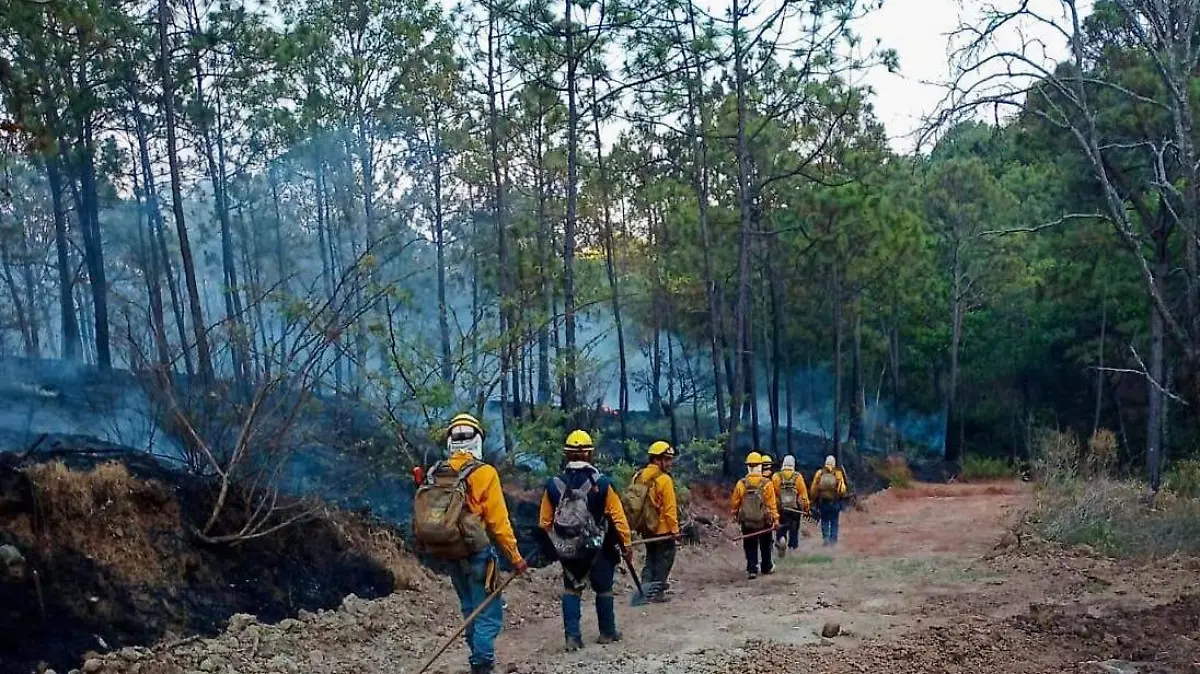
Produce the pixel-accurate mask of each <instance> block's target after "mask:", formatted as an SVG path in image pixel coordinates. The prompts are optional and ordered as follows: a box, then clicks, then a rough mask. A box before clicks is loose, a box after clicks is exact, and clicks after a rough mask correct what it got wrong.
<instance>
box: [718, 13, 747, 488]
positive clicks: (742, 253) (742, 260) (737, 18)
mask: <svg viewBox="0 0 1200 674" xmlns="http://www.w3.org/2000/svg"><path fill="white" fill-rule="evenodd" d="M732 16H733V60H734V66H733V67H734V89H735V95H736V97H737V169H738V175H737V183H738V210H739V212H740V227H739V230H740V233H739V237H738V290H737V300H736V304H735V310H734V319H733V322H734V328H735V330H736V335H735V337H734V340H733V344H734V350H735V354H734V358H733V401H732V404H731V405H730V412H731V413H730V415H729V416H730V418H731V419H730V424H729V446H728V449H727V451H726V458H725V463H726V466H727V467H730V466H732V464H733V454H734V452H735V450H736V448H737V436H738V430H739V424H740V421H741V419H740V414H741V407H742V396H743V395H744V394H745V392H746V381H747V379H748V377H747V376H746V375H747V373H746V371H745V370H746V363H747V359H746V354H747V352H749V351H750V348H749V340H748V328H749V309H750V307H749V304H750V234H751V232H750V228H751V226H752V213H751V209H752V205H753V204H752V195H751V193H750V190H751V187H750V147H749V139H748V137H747V134H746V67H745V58H746V54H745V47H744V44H743V42H744V36H743V35H742V31H741V19H742V7H741V6H740V4H739V0H734V1H733V12H732Z"/></svg>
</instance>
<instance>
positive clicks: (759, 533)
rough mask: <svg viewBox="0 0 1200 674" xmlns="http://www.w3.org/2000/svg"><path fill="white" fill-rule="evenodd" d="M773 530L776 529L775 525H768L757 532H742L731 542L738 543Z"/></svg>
mask: <svg viewBox="0 0 1200 674" xmlns="http://www.w3.org/2000/svg"><path fill="white" fill-rule="evenodd" d="M772 531H775V527H768V528H766V529H763V530H762V531H755V532H753V533H749V534H742V535H741V536H738V537H737V538H735V539H733V540H732V541H731V542H732V543H737V542H738V541H744V540H746V539H747V538H756V537H758V536H762V535H763V534H769V533H771V532H772Z"/></svg>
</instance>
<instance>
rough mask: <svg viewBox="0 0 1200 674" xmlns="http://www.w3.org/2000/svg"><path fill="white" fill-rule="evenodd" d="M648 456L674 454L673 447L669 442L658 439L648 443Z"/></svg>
mask: <svg viewBox="0 0 1200 674" xmlns="http://www.w3.org/2000/svg"><path fill="white" fill-rule="evenodd" d="M646 453H647V454H649V455H650V456H675V448H674V447H672V446H671V445H670V444H669V443H667V442H665V441H663V440H659V441H657V442H655V443H653V444H651V445H650V449H648V450H646Z"/></svg>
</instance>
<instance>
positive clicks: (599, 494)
mask: <svg viewBox="0 0 1200 674" xmlns="http://www.w3.org/2000/svg"><path fill="white" fill-rule="evenodd" d="M446 435H447V438H446V454H447V456H446V458H445V459H444V460H442V461H438V462H437V463H435V464H434V465H433V466H431V467H430V468H429V470H428V471H427V472H426V471H424V470H423V468H421V467H418V468H415V469H414V477H415V478H416V481H417V484H418V489H417V492H416V495H415V496H414V498H413V525H412V526H413V537H414V540H415V542H416V547H417V550H418V552H419V553H420V554H422V555H423V556H424V557H425V558H426V559H427V560H428V561H429V562H430V563H431V565H433V566H435V567H436V568H440V569H441V570H443V571H445V572H446V573H447V574H448V575H449V576H450V580H451V583H452V585H453V586H454V592H455V594H456V595H457V597H458V601H459V607H460V609H461V611H462V615H463V618H464V622H463V624H462V626H461V627H460V628H459V629H458V631H456V632H455V633H454V634H453V636H452V637H451V638H450V640H449V641H447V642H446V643H445V644H443V645H442V647H441V648H440V649H438V650H437V651H435V652H434V653H433V655H432V656H431V657H430V658H429V660H428V661H427V662H426V664H425V666H424V667H423V668H422V669H421V671H420V674H423V673H424V672H425V671H426V670H428V669H429V667H430V666H431V665H432V664H433V662H434V661H435V660H436V659H437V657H438V656H439V655H441V653H442V652H444V651H445V649H446V648H447V647H448V646H449V645H450V644H451V643H453V641H454V640H455V639H457V638H458V636H459V635H460V634H461V635H463V636H464V638H465V640H466V645H467V647H468V650H469V656H468V663H469V665H470V668H471V674H492V672H493V671H494V668H495V662H496V649H495V642H496V638H497V636H499V634H500V631H501V629H502V628H503V624H504V602H503V600H502V599H501V597H500V594H501V592H502V591H503V589H504V587H506V586H507V585H508V583H509V582H511V581H512V579H513V578H515V577H516V576H518V575H520V574H522V573H524V572H525V571H527V570H528V568H529V567H528V564H527V563H526V561H525V559H524V558H523V557H522V556H521V553H520V551H519V550H518V549H517V539H516V535H515V533H514V531H513V525H512V522H511V521H510V519H509V512H508V507H507V506H506V504H505V502H504V493H503V490H502V488H501V484H500V475H499V473H498V472H497V471H496V469H495V467H493V466H491V465H489V464H488V463H486V462H485V461H484V458H483V440H484V429H483V425H482V424H480V423H479V420H478V419H476V418H475V417H473V416H471V415H469V414H459V415H457V416H455V417H454V418H453V419H451V420H450V423H449V424H448V425H447V429H446ZM595 449H596V447H595V443H594V442H593V440H592V437H591V435H589V434H588V433H587V432H586V431H583V430H578V429H577V430H573V431H571V432H570V433H569V434H568V435H567V437H566V440H565V441H564V442H563V456H564V459H565V463H564V467H563V470H562V471H561V472H560V473H559V474H558V475H555V476H554V477H552V478H550V479H549V480H547V481H546V484H545V486H544V488H543V490H542V498H541V505H540V508H539V513H538V526H539V527H540V528H541V530H542V531H543V532H544V533H545V535H546V538H547V539H548V540H549V542H550V544H551V546H552V548H553V550H554V554H555V556H556V557H557V559H558V562H559V565H560V567H561V571H562V587H563V589H562V594H561V596H560V605H561V610H562V621H563V638H564V644H565V649H566V650H567V651H568V652H569V651H576V650H579V649H581V648H583V647H584V640H583V624H582V623H583V593H584V591H585V590H587V589H588V588H589V587H590V588H591V590H592V592H593V593H595V611H596V626H597V631H598V633H599V634H598V637H597V639H596V642H597V643H600V644H611V643H616V642H619V641H621V640H622V638H623V636H622V633H621V631H620V630H619V629H618V628H617V616H616V603H615V598H614V596H613V585H614V580H615V576H616V571H617V568H618V566H619V565H620V564H621V562H624V563H625V564H626V565H627V567H628V569H629V571H630V572H631V573H632V574H633V576H634V578H636V577H637V575H636V573H633V571H634V566H633V565H634V561H635V558H634V546H635V545H645V547H646V559H645V563H644V565H643V566H642V574H641V578H642V581H643V582H642V583H640V587H639V592H638V593H637V594H636V595H635V596H634V603H635V604H638V603H642V602H652V603H663V602H667V601H669V600H670V594H669V593H670V587H671V583H670V579H671V571H672V570H673V568H674V566H675V555H676V550H677V548H678V544H679V541H680V540H681V530H680V524H679V507H678V501H677V497H676V491H675V481H674V478H673V477H672V475H671V469H672V466H673V465H674V462H675V458H676V456H677V452H676V450H675V448H674V447H672V446H671V445H670V444H669V443H667V442H664V441H657V442H654V443H652V444H651V445H650V447H649V448H648V449H647V451H646V465H645V466H643V467H642V468H641V469H639V470H638V471H637V472H636V473H635V474H634V475H633V477H632V478H631V479H630V481H629V485H628V487H627V488H626V489H625V492H624V493H623V494H620V495H618V494H617V489H616V487H615V486H614V485H613V482H612V478H611V477H609V476H608V475H605V474H604V473H603V472H601V471H600V469H599V468H597V467H596V466H595V464H594V462H593V455H594V453H595ZM773 467H774V466H773V461H772V459H771V457H770V456H768V455H765V454H760V453H758V452H751V453H750V454H748V455H747V456H746V476H745V477H743V478H741V479H740V480H738V481H737V484H736V485H735V486H734V490H733V494H732V496H731V497H730V506H731V513H732V515H733V517H734V519H735V520H736V521H737V523H738V525H739V527H740V528H741V533H742V535H741V536H740V537H739V540H741V541H742V546H743V552H744V553H745V556H746V575H747V577H748V578H749V579H751V580H753V579H755V578H757V577H758V576H759V575H760V574H761V575H770V574H771V573H774V572H775V568H776V564H775V562H774V560H773V558H772V548H773V547H775V546H777V547H778V550H779V555H780V557H782V556H784V555H785V554H786V552H787V551H789V550H790V551H795V550H797V549H798V548H799V545H800V524H801V521H802V519H803V517H804V516H805V515H808V514H810V513H811V512H813V511H814V510H815V512H816V515H817V516H818V517H819V518H820V520H821V534H822V539H823V541H824V544H825V545H826V546H831V545H836V544H837V542H838V533H839V532H838V529H839V519H840V513H841V504H842V502H843V500H844V499H845V498H846V496H847V492H848V488H847V480H846V475H845V472H844V471H843V470H842V469H841V467H839V466H838V465H837V461H836V460H835V458H834V457H832V456H830V457H826V459H825V465H824V466H823V467H822V468H821V469H819V470H817V471H816V473H815V474H814V475H813V478H812V481H811V484H809V485H806V484H805V481H804V477H803V476H802V475H801V474H800V473H799V471H798V470H797V469H796V459H795V457H793V456H785V457H784V458H783V462H782V466H781V470H780V471H779V472H778V473H774V474H772V469H773ZM635 533H636V534H637V535H639V536H640V537H641V538H640V539H637V540H635V539H634V538H633V534H635ZM501 555H503V556H504V558H505V559H506V560H507V561H508V563H509V564H510V565H511V566H512V568H513V569H514V573H513V574H512V575H511V576H509V577H508V578H507V579H506V580H504V581H500V579H499V573H498V563H499V558H500V556H501Z"/></svg>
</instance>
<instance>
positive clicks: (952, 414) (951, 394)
mask: <svg viewBox="0 0 1200 674" xmlns="http://www.w3.org/2000/svg"><path fill="white" fill-rule="evenodd" d="M960 248H961V247H960V244H959V243H958V242H957V241H956V242H955V244H954V260H953V267H952V279H951V288H950V292H951V298H950V303H951V306H950V382H949V384H948V386H947V389H946V432H945V440H944V442H945V459H946V461H948V462H951V463H953V462H956V461H958V460H959V459H960V458H961V455H960V447H959V445H958V438H957V437H956V436H955V434H954V432H953V429H954V426H955V420H956V419H957V418H958V409H957V407H956V403H957V401H956V398H957V395H958V349H959V346H960V345H961V343H962V322H963V313H964V310H965V306H964V304H965V301H966V298H965V297H964V296H963V292H964V289H963V262H962V251H961V250H960Z"/></svg>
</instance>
